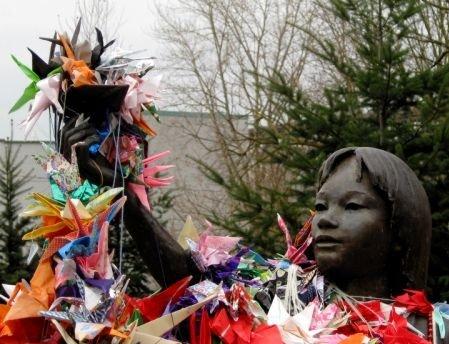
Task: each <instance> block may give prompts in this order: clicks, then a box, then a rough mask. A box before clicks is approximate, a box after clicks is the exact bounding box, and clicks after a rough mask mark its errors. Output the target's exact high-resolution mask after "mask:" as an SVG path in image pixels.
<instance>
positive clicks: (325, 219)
mask: <svg viewBox="0 0 449 344" xmlns="http://www.w3.org/2000/svg"><path fill="white" fill-rule="evenodd" d="M317 226H318V228H319V229H334V228H337V227H338V220H337V219H336V218H335V216H333V215H332V214H323V215H322V216H320V219H319V220H318V222H317Z"/></svg>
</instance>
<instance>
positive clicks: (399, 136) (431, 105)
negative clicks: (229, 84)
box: [197, 0, 449, 300]
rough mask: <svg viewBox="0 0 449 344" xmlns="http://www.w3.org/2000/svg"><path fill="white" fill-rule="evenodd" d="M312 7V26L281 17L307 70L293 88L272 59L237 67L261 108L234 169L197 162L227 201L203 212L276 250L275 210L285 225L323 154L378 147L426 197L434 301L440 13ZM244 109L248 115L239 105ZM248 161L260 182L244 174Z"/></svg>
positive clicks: (446, 124)
mask: <svg viewBox="0 0 449 344" xmlns="http://www.w3.org/2000/svg"><path fill="white" fill-rule="evenodd" d="M230 3H232V2H230ZM313 3H314V5H313V6H311V8H309V9H313V11H312V10H311V11H310V12H308V14H307V13H306V14H305V15H310V16H311V15H312V14H311V13H312V12H313V13H314V14H313V15H314V16H315V17H314V19H313V21H312V24H310V21H306V24H307V25H305V23H304V22H300V21H297V22H290V25H292V26H293V27H295V28H296V29H298V31H299V32H300V34H298V35H299V36H300V37H301V40H303V41H304V42H305V43H304V45H303V48H304V50H305V51H306V52H307V54H306V55H305V57H304V58H305V60H306V67H305V72H304V74H307V73H308V74H309V77H308V78H305V77H303V78H302V79H301V78H299V79H296V81H297V82H296V83H295V82H292V78H291V75H288V74H286V71H285V70H281V69H279V68H275V66H273V70H271V72H270V73H263V72H261V71H260V70H256V69H251V68H249V69H248V71H247V72H248V73H254V74H257V75H258V77H257V78H254V80H255V82H254V83H253V85H252V86H253V87H254V90H256V93H257V91H259V92H263V94H264V95H265V97H266V101H267V102H269V103H270V106H269V107H267V108H269V109H270V111H268V112H264V111H263V109H262V110H261V109H258V112H257V121H250V123H249V126H248V127H247V129H246V131H243V133H244V134H245V135H246V136H245V140H246V141H245V142H246V145H247V146H246V147H250V148H251V149H250V150H249V149H248V151H247V154H246V155H244V156H241V159H242V160H243V161H244V162H245V171H243V170H241V171H240V172H241V173H239V171H232V173H230V172H229V170H228V169H226V168H223V167H222V166H210V165H207V164H206V163H204V162H202V161H197V162H198V163H199V166H200V168H201V169H202V171H203V172H204V174H205V175H206V176H207V177H208V178H209V179H210V180H212V181H213V182H214V183H215V184H217V185H219V186H220V187H221V188H222V189H223V190H225V191H226V194H227V196H228V208H227V209H228V211H227V214H226V215H224V216H223V213H222V212H221V209H209V211H207V212H205V213H204V215H206V216H207V217H208V218H209V219H210V220H211V221H212V222H214V223H215V224H217V225H219V226H220V227H222V228H224V229H226V230H228V231H229V232H230V233H232V234H236V235H240V236H242V237H243V238H244V239H245V241H246V242H247V243H248V244H250V245H251V246H253V247H255V248H257V249H259V250H261V251H262V252H264V253H267V254H269V253H275V252H282V251H283V249H284V248H283V240H282V238H281V235H280V232H279V230H278V229H277V226H276V223H275V220H276V213H277V212H279V213H280V214H282V216H283V217H284V218H285V220H286V221H287V222H288V224H289V227H290V229H291V230H292V232H296V230H297V229H298V228H299V227H300V226H301V223H302V221H303V220H304V218H305V216H307V214H308V209H311V208H313V206H314V205H313V204H314V203H313V201H314V194H315V182H316V180H315V178H316V174H317V171H318V169H319V167H320V165H321V163H322V162H323V160H324V159H325V158H326V156H328V155H329V154H330V153H332V152H334V151H335V150H337V149H339V148H342V147H347V146H372V147H379V148H382V149H385V150H388V151H390V152H392V153H394V154H396V155H398V156H399V157H401V158H402V159H403V160H405V161H406V162H407V164H408V165H409V166H410V167H411V168H412V169H413V170H414V171H415V172H416V173H417V175H418V177H419V178H420V180H421V181H422V182H423V184H424V187H425V189H426V191H427V193H428V195H429V199H430V203H431V208H432V212H433V240H432V257H431V262H430V270H429V273H430V274H429V283H428V284H429V290H430V291H431V293H432V296H433V297H434V298H435V299H440V300H441V299H445V298H447V297H448V296H449V293H448V292H447V290H448V279H449V278H448V275H449V269H448V267H447V265H446V264H445V261H447V249H446V248H447V247H448V245H449V231H448V223H449V210H448V203H449V184H448V181H447V171H448V167H449V155H448V152H449V116H448V110H449V108H448V106H449V97H448V92H449V64H448V60H447V53H448V47H449V45H448V42H449V41H448V40H447V32H446V27H447V23H448V16H449V8H447V7H446V6H445V4H444V2H441V1H428V0H426V1H410V0H388V1H387V0H363V1H362V0H331V1H315V2H313ZM434 24H436V25H434ZM295 32H296V31H295ZM273 111H274V112H275V115H274V114H273ZM247 114H248V116H249V118H252V112H251V109H250V110H249V111H248V112H247ZM241 147H242V146H241ZM227 153H228V154H232V153H233V152H232V151H231V152H230V151H228V152H227ZM239 154H241V153H240V152H236V153H235V155H234V157H233V158H234V159H238V158H239ZM248 160H250V162H248ZM234 161H235V160H234ZM248 165H251V166H257V171H258V173H259V174H260V173H262V174H263V173H265V176H266V178H262V179H261V178H257V177H256V176H255V174H252V173H251V171H249V172H248V168H247V166H248ZM237 166H238V164H237ZM272 171H276V173H272Z"/></svg>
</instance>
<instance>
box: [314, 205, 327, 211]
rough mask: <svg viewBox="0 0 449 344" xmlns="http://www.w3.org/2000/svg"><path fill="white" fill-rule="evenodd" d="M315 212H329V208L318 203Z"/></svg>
mask: <svg viewBox="0 0 449 344" xmlns="http://www.w3.org/2000/svg"><path fill="white" fill-rule="evenodd" d="M315 210H316V211H325V210H327V207H326V205H325V204H324V203H317V204H315Z"/></svg>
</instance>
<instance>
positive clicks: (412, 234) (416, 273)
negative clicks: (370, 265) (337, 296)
mask: <svg viewBox="0 0 449 344" xmlns="http://www.w3.org/2000/svg"><path fill="white" fill-rule="evenodd" d="M351 156H355V159H356V162H357V166H358V171H357V173H358V179H359V180H361V178H362V173H363V172H364V171H366V173H367V175H368V176H369V179H370V181H371V183H372V185H373V186H374V187H375V188H376V189H378V190H379V192H380V194H381V195H382V196H383V197H384V199H385V201H386V202H387V204H388V206H389V207H390V208H389V211H390V228H391V235H392V240H391V245H390V256H389V262H388V269H389V282H390V288H391V291H392V293H398V292H402V290H403V289H404V288H414V289H423V288H424V287H425V285H426V280H427V267H428V262H429V253H430V238H431V231H432V219H431V214H430V205H429V200H428V198H427V194H426V192H425V190H424V188H423V186H422V184H421V182H420V181H419V180H418V177H417V176H416V174H415V173H414V172H413V170H412V169H411V168H410V167H408V166H407V164H406V163H405V162H404V161H402V160H401V159H399V158H398V157H397V156H395V155H393V154H391V153H389V152H386V151H384V150H381V149H377V148H372V147H350V148H344V149H340V150H338V151H336V152H334V153H333V154H331V155H330V156H329V157H328V158H327V159H326V161H325V162H324V163H323V165H322V166H321V168H320V172H319V176H318V190H319V189H320V188H321V186H322V185H323V184H324V183H325V182H326V180H327V179H328V178H329V176H330V174H331V173H332V172H333V171H334V170H335V169H336V167H337V166H338V165H339V164H340V163H341V162H342V161H343V160H345V159H347V158H349V157H351Z"/></svg>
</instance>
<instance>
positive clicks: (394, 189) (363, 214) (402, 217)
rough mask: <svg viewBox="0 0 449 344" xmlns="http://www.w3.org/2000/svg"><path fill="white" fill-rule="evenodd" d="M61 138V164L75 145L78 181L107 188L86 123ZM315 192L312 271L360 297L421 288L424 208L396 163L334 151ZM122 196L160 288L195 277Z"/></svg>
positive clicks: (371, 151) (367, 153)
mask: <svg viewBox="0 0 449 344" xmlns="http://www.w3.org/2000/svg"><path fill="white" fill-rule="evenodd" d="M62 138H63V151H64V152H65V155H66V157H69V156H70V151H71V149H70V147H71V146H72V145H73V144H74V143H76V142H78V145H77V147H76V150H77V155H78V165H79V168H80V173H81V175H82V177H84V178H87V179H89V180H91V181H92V182H94V183H100V182H102V183H103V184H112V176H113V175H114V173H113V170H112V169H111V167H110V166H108V165H107V164H106V163H105V162H104V160H101V157H99V158H92V157H91V156H90V155H89V150H88V147H89V145H90V144H92V143H94V142H96V141H97V142H98V141H99V138H98V137H97V135H96V134H95V131H93V130H92V128H91V126H90V124H89V123H85V124H82V125H81V126H79V127H77V128H73V127H72V126H71V125H70V124H69V125H67V126H66V127H65V129H64V131H63V136H62ZM94 159H95V160H94ZM99 159H100V160H99ZM317 189H318V192H317V197H316V215H315V217H314V219H313V223H312V235H313V237H314V239H315V240H314V252H315V257H316V261H317V265H318V269H319V271H320V272H321V273H322V274H324V276H325V277H326V278H328V279H329V280H331V281H332V282H334V283H335V284H336V285H337V286H338V287H339V288H340V289H342V290H343V291H345V292H347V293H349V294H354V295H360V296H368V295H369V296H376V297H381V296H383V297H385V296H391V295H394V294H397V293H400V292H401V291H402V290H403V289H404V288H414V289H423V288H424V287H425V283H426V278H427V265H428V260H429V250H430V236H431V216H430V207H429V202H428V199H427V195H426V193H425V191H424V188H423V187H422V185H421V183H420V182H419V180H418V178H417V177H416V175H415V173H414V172H413V171H412V170H411V169H410V168H409V167H408V166H407V165H406V164H405V163H404V162H403V161H402V160H401V159H399V158H398V157H396V156H395V155H393V154H391V153H388V152H386V151H383V150H380V149H376V148H370V147H359V148H345V149H341V150H338V151H337V152H335V153H333V154H332V155H331V156H329V157H328V159H327V160H326V161H325V162H324V163H323V165H322V167H321V169H320V171H319V177H318V188H317ZM126 194H127V196H128V201H127V202H126V205H125V226H126V228H127V230H128V231H129V233H130V234H131V236H132V237H133V238H134V240H135V244H136V246H137V248H138V250H139V251H140V254H141V255H142V258H143V260H144V261H145V263H146V264H147V265H148V268H149V271H150V272H151V274H152V275H153V276H154V278H155V279H156V280H157V281H158V282H159V283H160V285H161V286H167V285H169V284H171V283H173V282H175V281H177V280H179V279H180V278H181V277H183V276H187V275H198V274H199V272H198V271H197V269H196V267H195V264H194V263H193V262H192V261H191V258H190V254H189V252H186V251H184V250H183V249H182V248H181V246H180V245H179V244H178V243H177V242H176V240H174V238H172V237H171V235H170V234H169V233H168V232H167V231H166V230H165V229H164V228H163V227H162V226H161V225H160V224H159V223H158V222H157V220H156V219H155V218H154V217H153V216H152V215H151V213H150V212H148V211H147V209H146V208H145V207H143V206H142V205H141V204H140V201H139V200H138V198H137V197H136V195H134V194H133V193H132V192H131V191H129V190H127V191H126Z"/></svg>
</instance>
